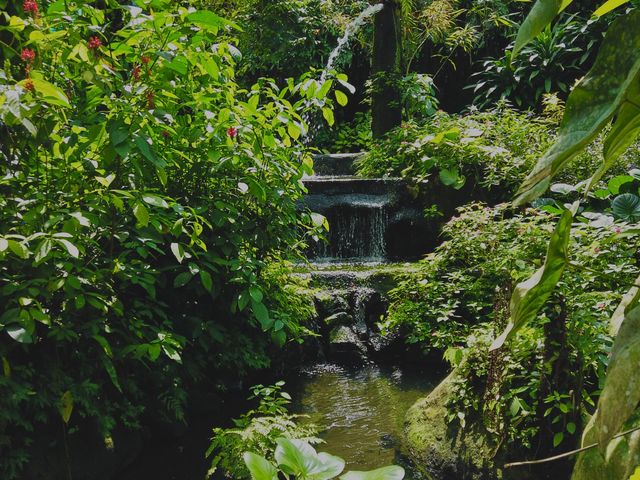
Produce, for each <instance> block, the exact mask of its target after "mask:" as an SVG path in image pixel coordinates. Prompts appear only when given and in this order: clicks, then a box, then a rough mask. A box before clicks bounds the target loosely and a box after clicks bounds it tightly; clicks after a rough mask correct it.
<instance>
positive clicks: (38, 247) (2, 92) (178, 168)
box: [0, 1, 330, 479]
mask: <svg viewBox="0 0 640 480" xmlns="http://www.w3.org/2000/svg"><path fill="white" fill-rule="evenodd" d="M32 4H33V2H32V3H29V5H32ZM103 4H104V5H106V6H104V7H102V8H98V7H94V6H92V5H91V4H88V3H82V2H80V3H72V2H71V3H67V2H62V1H56V2H51V3H45V4H41V5H39V7H38V8H39V11H38V12H37V13H36V12H34V11H33V8H32V7H30V8H29V11H28V12H16V13H19V15H15V16H13V17H10V18H8V17H7V18H6V20H7V22H6V24H5V26H4V31H3V35H4V36H3V43H2V44H1V45H2V47H1V48H2V49H3V53H4V57H5V58H6V59H7V61H6V62H5V64H4V69H3V70H0V136H1V137H2V139H3V142H2V144H0V192H1V194H0V357H1V358H2V364H3V375H1V376H0V389H1V391H2V395H0V476H1V477H2V478H7V479H11V478H15V477H16V476H18V475H19V472H20V470H21V469H22V468H23V467H24V466H25V464H26V463H27V459H28V455H27V452H28V450H29V448H30V446H31V445H32V442H33V440H34V438H36V437H39V436H40V433H39V432H41V431H42V429H43V427H44V426H45V425H52V424H53V425H55V424H56V423H60V422H62V423H63V424H64V425H65V426H66V427H67V428H68V429H69V432H70V433H73V432H75V431H77V429H78V428H80V429H81V430H82V429H83V428H85V427H86V425H87V424H89V423H92V424H93V423H95V424H96V425H97V427H96V430H97V432H98V433H99V435H101V436H102V437H103V438H109V437H110V435H111V433H112V432H113V430H114V429H115V428H116V427H118V428H136V427H139V426H140V425H141V422H144V421H146V420H145V418H147V419H149V418H152V419H153V420H154V421H157V420H162V419H169V420H171V421H184V420H185V419H186V410H187V392H189V391H190V390H193V389H194V388H208V387H209V386H213V387H216V388H219V389H224V388H226V387H225V384H227V383H229V379H237V377H238V376H242V375H244V374H245V373H246V372H247V371H249V370H252V369H256V368H262V367H265V366H267V365H268V364H269V358H270V353H271V351H272V350H273V349H274V348H276V347H277V346H278V345H280V346H281V345H283V344H284V343H285V342H286V341H287V340H289V339H292V338H297V337H298V336H299V335H300V334H301V333H303V330H302V328H301V325H300V322H302V321H304V306H303V305H302V304H300V303H297V302H296V301H294V300H292V299H290V298H288V297H287V296H288V292H287V291H286V290H284V291H283V290H282V288H283V284H284V283H286V282H285V281H284V279H285V278H286V270H287V269H286V267H284V266H282V267H275V266H274V267H273V269H271V270H270V269H268V268H267V265H268V264H272V263H279V262H280V261H281V260H282V259H285V258H291V257H295V256H296V255H299V254H301V253H300V252H302V251H304V248H305V240H304V239H305V238H306V237H305V236H306V234H307V233H309V234H314V232H315V231H316V230H317V227H316V226H315V225H314V222H313V220H312V218H311V215H309V214H308V213H304V212H299V211H298V208H297V205H298V202H299V200H300V198H301V196H302V195H303V194H304V187H303V186H302V184H301V182H300V179H301V178H302V176H303V174H305V173H311V159H310V156H309V155H308V152H307V151H306V148H305V147H304V146H302V145H301V144H300V143H299V139H300V137H301V135H302V133H303V132H304V131H305V130H306V125H305V123H304V121H303V120H302V117H301V114H302V113H303V110H304V109H303V105H308V104H310V103H311V102H309V100H310V99H311V98H312V97H313V100H314V103H315V104H316V105H318V106H320V107H322V106H324V107H325V108H327V109H328V107H329V106H330V105H329V104H326V105H325V100H324V97H323V95H325V94H326V93H327V91H328V90H325V91H324V93H322V94H320V93H316V92H320V88H318V87H319V86H318V85H317V82H316V81H315V80H313V79H308V78H305V79H304V80H305V83H304V85H303V86H297V85H295V83H294V82H293V81H291V82H290V83H289V84H288V86H287V87H286V88H283V89H281V88H279V87H278V86H276V85H275V84H274V83H273V82H272V81H270V80H260V81H258V82H257V83H256V84H255V85H253V86H252V87H251V88H250V89H242V88H240V87H239V86H238V85H237V83H236V81H235V70H236V67H237V58H238V55H237V49H236V48H235V47H234V46H233V44H231V43H228V42H227V41H226V40H227V38H229V37H230V36H232V35H233V32H235V31H236V27H235V26H234V25H233V24H232V23H230V22H228V21H226V20H223V19H222V18H220V17H218V16H217V15H216V14H214V13H213V12H209V11H203V10H201V11H194V10H193V9H186V8H180V7H176V8H175V9H172V8H169V7H167V5H169V4H170V2H164V1H160V2H154V8H153V10H150V9H149V7H148V6H146V3H145V4H143V3H142V2H141V3H140V5H141V6H140V7H137V6H120V5H119V4H118V3H117V2H112V1H108V2H103ZM25 5H27V2H25ZM67 8H68V10H67ZM4 20H5V17H3V20H2V21H3V22H4ZM302 98H304V100H302ZM316 223H317V222H316ZM274 269H275V270H274ZM205 386H206V387H205ZM145 410H148V411H149V414H148V416H147V417H143V413H144V412H145ZM89 419H91V422H89ZM56 431H57V432H61V429H56ZM61 442H62V438H61V437H60V436H59V435H58V434H55V435H54V438H53V439H52V440H51V443H50V444H51V445H56V444H58V445H59V444H61Z"/></svg>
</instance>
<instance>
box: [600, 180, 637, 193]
mask: <svg viewBox="0 0 640 480" xmlns="http://www.w3.org/2000/svg"><path fill="white" fill-rule="evenodd" d="M633 180H634V178H633V177H632V176H631V175H616V176H615V177H613V178H612V179H611V180H609V182H608V183H607V188H608V189H609V192H611V193H613V194H614V195H618V194H619V193H620V187H622V186H623V185H626V184H627V183H631V182H633Z"/></svg>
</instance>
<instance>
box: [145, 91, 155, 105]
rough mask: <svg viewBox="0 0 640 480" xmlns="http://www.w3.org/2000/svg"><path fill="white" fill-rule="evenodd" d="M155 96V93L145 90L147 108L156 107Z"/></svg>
mask: <svg viewBox="0 0 640 480" xmlns="http://www.w3.org/2000/svg"><path fill="white" fill-rule="evenodd" d="M155 96H156V94H155V93H153V91H152V90H149V91H148V92H147V108H148V109H149V110H153V109H154V108H155V107H156V102H155Z"/></svg>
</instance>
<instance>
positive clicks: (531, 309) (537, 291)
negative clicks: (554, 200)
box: [490, 210, 573, 350]
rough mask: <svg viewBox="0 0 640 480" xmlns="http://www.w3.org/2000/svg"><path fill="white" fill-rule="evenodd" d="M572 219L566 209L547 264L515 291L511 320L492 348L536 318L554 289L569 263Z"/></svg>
mask: <svg viewBox="0 0 640 480" xmlns="http://www.w3.org/2000/svg"><path fill="white" fill-rule="evenodd" d="M572 221H573V214H572V213H571V211H570V210H565V211H564V212H563V213H562V216H561V217H560V220H559V221H558V225H557V226H556V228H555V230H554V231H553V234H552V235H551V240H550V241H549V247H548V249H547V256H546V258H545V260H544V265H543V266H542V267H541V268H540V269H539V270H538V271H537V272H536V273H535V274H533V276H532V277H531V278H529V279H528V280H525V281H524V282H521V283H519V284H518V285H516V287H515V289H514V290H513V294H512V296H511V304H510V312H511V317H510V319H509V323H508V324H507V327H506V328H505V330H504V332H502V334H501V335H500V336H499V337H498V338H496V339H495V341H494V342H493V344H492V345H491V348H490V350H496V349H498V348H500V347H501V346H502V345H503V344H504V342H505V341H506V340H508V339H509V338H511V337H512V336H513V335H514V334H515V333H516V332H517V331H518V330H519V329H520V328H521V327H522V326H523V325H525V324H527V323H528V322H530V321H531V320H533V319H534V318H535V317H536V315H537V314H538V311H540V309H541V308H542V306H543V305H544V304H545V302H546V301H547V299H548V298H549V296H550V295H551V293H552V292H553V290H554V288H555V287H556V284H557V283H558V281H559V280H560V277H562V273H563V272H564V269H565V267H566V265H567V262H568V258H567V246H568V244H569V234H570V232H571V223H572Z"/></svg>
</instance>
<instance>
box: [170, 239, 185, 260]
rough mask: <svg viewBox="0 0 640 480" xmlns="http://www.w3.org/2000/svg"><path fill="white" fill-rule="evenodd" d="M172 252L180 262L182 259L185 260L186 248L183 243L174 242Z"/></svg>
mask: <svg viewBox="0 0 640 480" xmlns="http://www.w3.org/2000/svg"><path fill="white" fill-rule="evenodd" d="M171 252H172V253H173V256H174V257H176V260H178V263H182V260H184V248H183V247H182V245H180V244H179V243H172V244H171Z"/></svg>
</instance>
